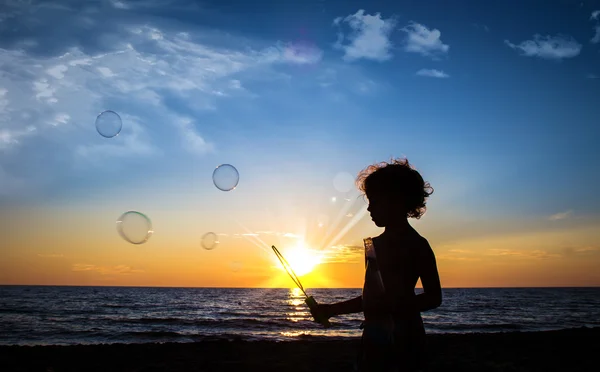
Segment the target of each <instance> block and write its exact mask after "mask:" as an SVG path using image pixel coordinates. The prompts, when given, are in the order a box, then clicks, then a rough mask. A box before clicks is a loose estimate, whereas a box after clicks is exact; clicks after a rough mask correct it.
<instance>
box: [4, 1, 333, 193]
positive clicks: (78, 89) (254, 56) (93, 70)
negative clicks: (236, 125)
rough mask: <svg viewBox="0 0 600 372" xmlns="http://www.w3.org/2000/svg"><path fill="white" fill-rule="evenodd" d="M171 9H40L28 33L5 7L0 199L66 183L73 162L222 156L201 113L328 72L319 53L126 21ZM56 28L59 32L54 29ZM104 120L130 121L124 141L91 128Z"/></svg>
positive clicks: (21, 16) (22, 15)
mask: <svg viewBox="0 0 600 372" xmlns="http://www.w3.org/2000/svg"><path fill="white" fill-rule="evenodd" d="M166 2H168V1H167V0H165V1H162V2H161V1H136V2H131V1H125V0H121V1H119V2H117V1H113V2H112V3H109V4H107V5H108V6H107V7H101V8H94V7H90V6H84V5H82V2H76V1H71V2H70V3H68V6H66V5H65V6H63V7H53V8H50V7H41V6H37V5H36V6H35V12H34V13H35V17H34V18H35V22H33V23H31V22H32V21H31V19H30V18H32V17H33V15H32V14H33V13H32V14H30V10H31V9H29V8H27V7H24V6H22V5H21V4H20V3H18V2H15V3H14V4H16V5H14V6H12V5H10V4H12V3H10V4H9V5H8V6H9V9H8V10H7V12H6V13H4V14H3V17H4V15H6V14H8V15H7V16H6V18H3V19H4V21H2V22H1V24H0V33H2V30H5V29H7V28H8V29H11V27H14V28H15V30H17V31H19V30H20V32H21V33H20V34H19V33H18V32H13V33H11V34H10V35H9V36H7V37H6V38H4V37H2V38H0V178H1V179H2V180H3V183H2V185H0V189H1V190H2V191H1V192H2V193H6V192H9V190H10V192H16V191H18V190H19V189H20V187H19V186H17V185H20V184H21V181H23V182H29V183H31V184H35V185H39V181H40V179H41V178H43V175H44V176H45V175H47V174H48V173H52V172H53V171H54V173H55V170H56V169H57V168H58V167H60V168H61V172H64V173H68V172H69V171H68V170H67V168H69V166H70V165H71V164H70V163H69V162H70V161H72V162H73V165H75V166H76V167H77V166H80V165H84V162H88V164H97V165H101V163H102V159H106V158H112V159H114V158H124V159H123V160H131V161H134V160H135V159H136V158H144V157H154V156H159V155H161V154H163V150H162V149H163V148H164V147H165V146H170V147H171V149H173V148H175V149H176V150H174V151H185V152H187V153H189V154H192V155H198V156H203V155H205V154H207V153H210V152H211V151H213V150H214V149H215V148H218V143H215V141H214V140H213V139H212V138H210V137H209V136H208V135H209V134H210V133H207V129H203V128H207V127H203V126H202V125H201V124H202V123H199V122H198V121H197V119H196V118H197V117H198V116H201V114H202V113H203V112H204V111H207V110H212V111H216V110H220V109H221V107H222V106H224V105H226V104H231V102H232V101H233V100H234V99H237V100H243V99H249V98H254V97H256V94H255V93H254V92H252V87H256V86H260V84H257V82H262V81H273V80H276V79H279V77H280V76H281V75H282V73H281V72H280V69H281V68H282V67H285V66H289V65H294V66H311V65H315V64H317V63H319V62H320V61H321V60H322V57H323V52H322V50H320V49H319V48H318V47H317V46H316V45H315V44H312V43H308V42H307V43H288V42H273V43H265V42H264V41H255V40H254V41H253V40H248V39H245V38H242V37H233V36H231V35H227V37H225V36H223V34H220V33H218V32H216V31H210V30H207V31H206V32H202V33H201V34H200V33H197V32H195V31H196V30H195V29H194V28H190V29H189V30H186V31H185V32H184V31H182V29H181V25H177V26H173V28H171V26H170V25H171V24H173V22H170V21H169V20H168V19H163V20H161V21H158V20H156V24H160V27H154V26H150V25H148V19H144V20H142V21H140V20H139V17H140V15H139V12H137V11H133V10H132V11H123V9H122V8H124V7H128V8H132V9H137V8H140V7H142V8H149V9H150V8H152V7H154V6H155V5H156V4H159V3H166ZM111 4H112V5H111ZM119 4H121V5H119ZM32 6H33V5H32ZM114 6H116V7H119V9H114ZM182 9H183V8H182ZM74 10H76V11H74ZM149 11H150V10H149ZM116 14H118V16H114V15H116ZM58 18H60V19H64V22H63V21H61V22H58V23H56V22H54V21H55V20H56V19H58ZM153 19H154V18H153ZM99 20H103V21H102V22H99ZM50 21H52V22H54V23H56V24H54V23H52V24H53V32H52V34H53V36H52V37H49V36H48V32H47V31H46V28H44V27H41V26H39V24H41V25H45V27H47V25H48V24H49V22H50ZM175 27H176V28H177V29H174V28H175ZM190 27H193V26H190ZM25 31H27V32H25ZM23 40H27V43H23ZM246 81H250V83H246ZM226 102H227V103H226ZM233 104H236V103H235V102H234V103H233ZM107 109H110V110H114V111H116V112H117V113H119V115H121V117H122V119H123V129H122V131H121V133H120V134H119V136H117V137H114V138H111V139H106V138H103V137H101V136H100V135H99V134H98V133H97V132H96V128H95V119H96V116H97V115H98V114H99V113H100V112H102V111H104V110H107ZM33 149H37V151H30V150H33ZM44 152H45V153H51V154H52V156H49V157H47V158H46V159H45V162H44V163H43V164H42V163H41V162H40V161H39V159H38V158H39V156H38V155H39V154H41V153H44ZM9 155H10V156H9ZM46 160H47V161H46ZM51 162H56V164H55V163H51ZM15 163H18V164H19V167H15V166H14V164H15ZM58 163H59V164H58ZM115 165H116V166H126V165H127V164H126V163H125V162H122V161H119V162H113V163H112V166H115ZM48 178H50V176H48ZM59 178H60V177H57V175H56V174H54V177H52V179H53V180H58V179H59ZM53 182H56V183H58V181H53ZM3 195H4V194H3Z"/></svg>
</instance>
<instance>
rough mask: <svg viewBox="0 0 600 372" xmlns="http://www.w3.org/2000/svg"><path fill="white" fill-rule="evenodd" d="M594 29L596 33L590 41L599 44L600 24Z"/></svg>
mask: <svg viewBox="0 0 600 372" xmlns="http://www.w3.org/2000/svg"><path fill="white" fill-rule="evenodd" d="M594 30H595V34H594V37H592V38H591V39H590V42H591V43H593V44H598V43H600V25H599V26H596V27H595V28H594Z"/></svg>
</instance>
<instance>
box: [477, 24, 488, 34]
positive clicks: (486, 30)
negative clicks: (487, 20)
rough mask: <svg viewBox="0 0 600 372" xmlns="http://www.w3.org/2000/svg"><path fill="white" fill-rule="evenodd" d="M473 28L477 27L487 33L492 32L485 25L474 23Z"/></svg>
mask: <svg viewBox="0 0 600 372" xmlns="http://www.w3.org/2000/svg"><path fill="white" fill-rule="evenodd" d="M473 27H475V28H476V29H478V30H484V31H485V32H490V28H489V27H488V26H487V25H484V24H480V23H473Z"/></svg>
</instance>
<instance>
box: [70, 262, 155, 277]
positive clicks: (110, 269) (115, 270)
mask: <svg viewBox="0 0 600 372" xmlns="http://www.w3.org/2000/svg"><path fill="white" fill-rule="evenodd" d="M71 270H72V271H91V272H96V273H98V274H100V275H114V274H118V275H130V274H137V273H143V272H144V270H141V269H134V268H132V267H131V266H127V265H117V266H98V265H92V264H80V263H77V264H73V267H72V269H71Z"/></svg>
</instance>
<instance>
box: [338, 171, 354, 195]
mask: <svg viewBox="0 0 600 372" xmlns="http://www.w3.org/2000/svg"><path fill="white" fill-rule="evenodd" d="M333 187H335V189H336V190H337V191H339V192H348V191H350V190H352V188H353V187H354V177H352V175H351V174H350V173H346V172H340V173H338V174H336V175H335V177H334V178H333Z"/></svg>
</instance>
